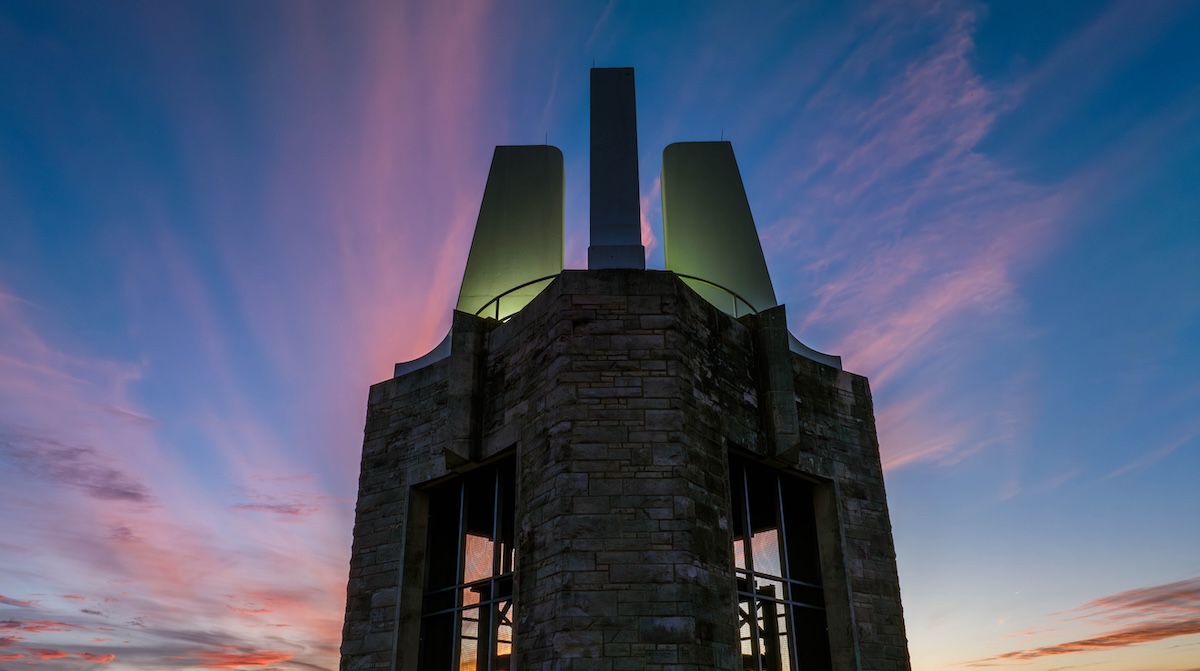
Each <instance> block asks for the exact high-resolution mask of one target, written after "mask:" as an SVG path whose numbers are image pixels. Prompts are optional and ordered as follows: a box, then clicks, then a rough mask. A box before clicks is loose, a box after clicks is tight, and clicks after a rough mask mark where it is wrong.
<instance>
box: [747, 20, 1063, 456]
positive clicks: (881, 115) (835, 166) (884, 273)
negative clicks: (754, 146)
mask: <svg viewBox="0 0 1200 671" xmlns="http://www.w3.org/2000/svg"><path fill="white" fill-rule="evenodd" d="M911 9H912V8H910V7H905V8H903V9H901V8H899V7H896V6H888V5H883V4H880V5H876V6H875V7H874V8H873V9H871V10H869V11H864V12H862V14H861V16H860V17H859V18H858V19H857V21H858V23H859V24H860V25H859V26H858V28H859V30H858V32H859V33H860V34H861V35H862V37H861V38H860V40H859V41H858V42H857V43H856V44H855V45H854V46H853V47H852V48H850V49H849V50H848V53H847V54H846V56H845V57H844V58H843V59H842V60H841V61H840V62H838V63H837V64H836V65H834V66H833V68H834V70H833V73H832V75H831V76H828V77H826V78H825V81H824V83H823V84H822V85H820V86H819V87H817V88H816V89H815V91H814V92H813V94H812V95H811V96H810V97H809V98H807V99H806V100H805V101H804V102H803V103H802V104H801V105H800V108H799V109H798V110H797V112H796V113H797V114H798V115H799V117H800V118H801V119H803V120H804V121H805V123H796V124H793V125H792V126H791V127H789V128H788V129H787V130H786V131H785V136H784V137H783V138H782V141H781V142H780V143H779V145H780V146H781V147H787V148H788V153H787V154H786V155H784V154H779V155H777V156H776V157H774V158H772V159H769V160H768V162H767V167H766V169H765V170H763V172H767V173H768V174H771V173H783V174H784V175H785V177H784V179H782V180H780V179H778V178H776V179H774V181H775V182H776V183H778V184H779V185H780V186H779V192H778V194H777V195H776V198H777V199H778V202H780V203H791V204H790V205H784V206H779V207H778V209H776V210H775V213H774V214H773V215H772V219H773V221H771V222H770V223H768V224H767V225H766V226H765V227H764V229H763V232H762V237H763V241H764V249H766V250H768V257H769V258H768V260H769V261H773V266H775V267H776V268H782V270H783V272H778V273H777V283H778V284H780V285H782V286H781V288H780V289H779V290H778V291H777V293H780V294H781V295H791V296H802V297H811V298H810V299H809V300H807V301H805V302H801V303H800V304H799V305H797V306H794V308H793V312H792V318H793V320H792V321H793V323H794V331H795V332H796V333H797V334H799V336H800V337H801V339H802V340H804V339H810V340H811V339H813V338H816V339H817V341H818V342H817V343H815V344H818V346H819V348H822V349H827V350H830V351H833V352H835V353H841V354H843V355H844V356H845V357H846V362H847V366H848V367H849V368H851V369H852V370H855V371H859V372H862V373H864V374H866V375H868V376H869V377H870V378H871V381H872V386H873V388H874V389H875V391H876V396H877V402H878V407H879V408H880V417H879V424H880V431H881V434H882V435H884V436H886V437H887V440H885V441H884V442H883V450H884V454H883V457H884V462H885V465H886V466H887V467H889V468H894V467H898V466H902V465H906V464H911V463H916V462H920V461H940V462H943V463H946V462H952V461H955V460H957V459H959V458H961V457H962V456H963V455H964V452H965V451H970V450H976V449H978V447H979V446H980V445H981V444H985V443H988V444H993V445H994V444H997V443H1004V442H1009V441H1012V440H1016V439H1019V436H1020V433H1021V432H1022V431H1023V429H1022V426H1023V424H1024V423H1026V422H1027V420H1022V419H1021V418H1022V416H1023V415H1025V414H1026V412H1025V409H1024V408H1022V407H1021V401H1020V397H1021V395H1022V393H1023V391H1024V389H1023V388H1024V386H1026V385H1027V384H1029V383H1031V382H1032V381H1031V380H1028V379H1027V378H1026V377H1024V376H1023V375H1024V374H1023V372H1022V367H1021V366H1022V364H1021V362H1019V361H1018V362H1016V364H1017V365H1016V367H1014V368H1013V370H1012V371H1011V379H1010V380H1007V381H1001V384H1000V385H998V386H999V387H1000V388H1004V387H1012V391H1013V392H1014V394H1013V395H1012V396H1011V397H1008V399H1007V400H1002V401H1001V402H999V403H998V402H997V399H995V398H994V397H987V398H985V397H984V395H982V394H981V393H980V392H979V390H970V391H969V393H964V389H963V388H962V387H965V386H966V382H967V381H966V380H963V379H960V378H959V377H957V376H956V373H955V371H957V370H962V369H966V368H967V367H968V366H969V365H970V363H972V362H977V361H978V360H982V359H984V358H986V357H987V356H988V352H987V351H986V350H985V349H984V347H987V346H991V347H994V348H996V349H1001V348H1004V347H1007V346H1011V343H1012V342H1014V341H1020V340H1021V339H1022V338H1024V337H1026V334H1027V333H1028V332H1029V330H1030V328H1029V326H1028V325H1027V324H1025V323H1024V322H1023V319H1022V300H1021V296H1020V289H1019V287H1020V275H1021V273H1022V271H1023V270H1025V269H1027V268H1029V267H1031V265H1032V264H1033V263H1035V262H1036V260H1038V259H1040V258H1043V257H1044V256H1045V254H1046V253H1047V252H1048V250H1049V249H1051V248H1052V247H1053V246H1054V244H1055V243H1056V240H1057V239H1058V238H1059V237H1060V236H1061V234H1062V232H1063V228H1064V225H1065V218H1066V216H1067V214H1068V212H1069V209H1070V204H1071V201H1072V197H1071V196H1070V195H1069V194H1068V193H1065V192H1064V191H1063V190H1061V189H1057V188H1055V187H1052V186H1045V185H1037V184H1033V183H1030V182H1027V181H1024V180H1022V179H1021V178H1019V177H1018V176H1017V175H1016V174H1014V173H1013V172H1012V170H1011V169H1009V168H1008V167H1006V166H1004V165H1003V164H1002V163H1000V162H999V161H997V160H996V159H995V158H993V157H991V156H988V155H987V154H985V153H984V152H983V151H982V150H981V149H980V148H979V147H980V143H981V141H982V140H983V139H984V138H985V137H986V136H987V135H988V133H989V132H990V131H991V130H992V129H993V128H994V126H995V123H996V120H997V118H998V117H999V116H1001V115H1003V114H1004V113H1006V112H1007V111H1009V110H1011V109H1012V108H1013V107H1014V106H1016V105H1017V104H1018V103H1019V102H1020V98H1019V92H1018V91H1016V90H1014V89H1013V88H1012V87H1008V86H1003V85H1000V84H996V83H994V82H989V81H987V80H985V79H984V78H983V77H982V76H980V75H979V73H978V72H977V71H976V70H975V67H974V64H973V61H972V57H973V54H974V48H975V43H974V34H975V31H976V27H977V25H978V22H979V18H980V17H979V13H978V12H979V8H978V7H975V6H973V5H964V4H957V3H941V4H936V5H934V4H930V5H922V6H921V11H918V12H916V13H915V14H919V15H920V16H919V20H918V17H916V16H914V12H913V11H910V10H911ZM873 35H877V36H884V35H886V36H887V39H873V38H872V36H873ZM798 104H799V103H798ZM814 129H820V130H814ZM797 146H799V147H804V148H805V151H802V152H799V153H798V154H797V151H796V147H797ZM830 222H835V223H830ZM770 257H776V259H787V260H789V261H790V263H786V264H785V263H783V262H782V261H776V260H775V259H772V258H770ZM795 307H801V308H802V309H801V310H796V309H795ZM983 324H987V329H986V330H983V326H982V325H983ZM981 345H982V346H984V347H981ZM1031 365H1032V363H1026V364H1025V366H1026V367H1028V366H1031ZM927 371H937V373H938V374H937V375H929V374H928V373H927ZM993 396H994V395H993ZM918 397H920V398H923V399H924V400H923V401H922V402H920V403H916V402H914V400H913V399H914V398H918ZM904 399H907V400H904ZM893 405H895V407H893ZM901 405H903V406H904V410H903V411H901V410H900V406H901ZM947 409H950V410H949V413H948V411H947ZM934 415H936V416H937V417H938V420H937V421H933V420H931V419H930V418H931V416H934ZM948 415H949V416H948ZM922 418H923V419H922ZM985 436H986V437H987V440H984V437H985Z"/></svg>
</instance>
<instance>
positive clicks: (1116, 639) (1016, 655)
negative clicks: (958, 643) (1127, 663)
mask: <svg viewBox="0 0 1200 671" xmlns="http://www.w3.org/2000/svg"><path fill="white" fill-rule="evenodd" d="M1190 634H1200V619H1196V620H1192V621H1190V622H1161V623H1153V622H1152V623H1147V624H1144V625H1140V626H1136V627H1131V628H1129V629H1125V630H1123V631H1117V632H1113V633H1111V634H1104V635H1102V636H1097V637H1095V638H1085V639H1080V640H1078V641H1071V642H1069V643H1060V644H1058V645H1049V646H1046V647H1043V648H1032V649H1030V650H1017V651H1015V652H1006V653H1004V654H1002V655H996V656H995V657H988V658H986V659H981V660H977V661H974V662H971V663H970V664H969V666H991V665H992V664H991V663H994V662H1001V661H1029V660H1031V659H1037V658H1039V657H1049V656H1053V655H1068V654H1071V653H1076V652H1094V651H1096V650H1107V649H1110V648H1125V647H1128V646H1131V645H1138V644H1141V643H1153V642H1154V641H1161V640H1163V639H1165V638H1174V637H1176V636H1188V635H1190Z"/></svg>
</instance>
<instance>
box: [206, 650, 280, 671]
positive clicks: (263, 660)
mask: <svg viewBox="0 0 1200 671" xmlns="http://www.w3.org/2000/svg"><path fill="white" fill-rule="evenodd" d="M191 656H192V658H194V659H196V660H197V661H198V663H199V665H200V666H202V667H204V668H206V669H240V668H244V667H261V666H270V665H272V664H278V663H279V662H286V661H288V660H290V659H292V655H291V654H289V653H286V652H279V651H273V650H252V649H247V648H237V647H234V646H224V647H222V648H220V649H217V650H197V651H195V652H193V653H192V655H191Z"/></svg>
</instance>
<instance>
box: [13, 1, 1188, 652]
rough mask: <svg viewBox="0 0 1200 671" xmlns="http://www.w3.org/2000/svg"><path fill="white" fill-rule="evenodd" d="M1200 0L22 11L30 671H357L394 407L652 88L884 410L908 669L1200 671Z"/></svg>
mask: <svg viewBox="0 0 1200 671" xmlns="http://www.w3.org/2000/svg"><path fill="white" fill-rule="evenodd" d="M1198 37H1200V5H1198V4H1196V3H1188V2H1161V1H1147V2H1100V1H1098V0H1096V1H1093V0H1088V1H1082V2H1081V1H1070V0H1062V1H1056V2H1053V3H1042V2H997V3H979V2H965V1H958V0H941V1H937V2H934V1H918V2H911V3H893V2H880V3H870V2H853V3H845V4H841V3H807V2H806V3H794V2H762V3H751V5H750V6H745V5H743V4H738V5H735V4H734V3H719V2H654V3H645V2H640V3H639V2H616V1H612V2H588V1H583V2H573V3H558V2H526V1H517V2H487V1H484V0H471V1H460V0H446V1H440V0H439V2H436V3H435V2H425V3H417V2H403V1H400V0H397V1H395V2H341V3H332V2H330V3H316V2H301V1H299V0H297V1H296V2H282V1H277V2H268V1H262V2H254V3H244V2H234V1H232V0H228V1H226V0H213V1H207V2H200V1H198V0H197V1H187V0H181V1H179V2H171V3H163V2H125V1H116V2H104V3H101V2H52V1H47V2H38V3H29V2H19V1H16V0H0V91H3V95H0V669H3V670H5V671H9V670H10V669H24V668H38V669H45V670H60V669H61V670H74V669H93V668H105V669H164V668H174V669H265V668H270V669H281V670H295V671H299V670H302V669H335V668H336V667H337V647H338V644H339V642H340V635H341V620H342V615H343V609H344V599H345V583H346V576H347V572H348V561H349V551H350V534H351V527H352V524H353V510H354V498H355V492H356V483H357V476H358V466H359V456H360V450H361V445H362V426H363V419H364V413H365V406H366V397H367V388H368V386H369V385H370V384H372V383H375V382H378V381H381V380H384V379H386V378H388V377H389V376H390V375H391V371H392V366H393V364H394V363H396V362H398V361H406V360H409V359H413V358H416V357H418V356H420V355H422V354H424V353H425V352H427V351H428V350H429V349H431V348H432V347H433V346H434V345H435V344H436V343H437V342H438V341H440V340H441V338H442V336H443V335H444V334H445V333H446V330H447V329H448V327H449V322H450V314H451V309H452V307H453V305H454V303H455V299H456V296H457V292H458V284H459V281H460V279H461V273H462V270H463V267H464V265H465V262H466V255H467V249H468V246H469V244H470V238H471V233H472V230H473V226H474V222H475V217H476V215H477V214H478V208H479V202H480V198H481V196H482V194H483V187H484V181H485V179H486V175H487V169H488V165H489V161H490V158H491V153H492V149H493V147H494V146H496V145H500V144H540V143H543V142H547V141H548V142H549V143H550V144H553V145H556V146H558V147H560V148H561V149H562V151H563V154H564V157H565V167H566V175H567V177H566V179H567V183H566V252H565V253H566V261H567V266H568V267H572V268H581V267H583V266H584V265H585V264H586V248H587V230H586V229H587V211H588V203H587V200H588V189H587V184H588V155H587V141H588V132H587V123H588V96H587V87H588V68H590V67H592V65H593V64H595V65H597V66H601V67H608V66H614V67H615V66H632V67H635V68H636V76H637V97H638V113H639V118H638V123H639V153H640V179H641V190H642V209H643V216H644V231H643V237H644V239H645V241H646V243H647V250H648V265H649V267H651V268H662V266H663V257H662V249H661V245H660V244H659V240H660V238H661V230H662V228H661V203H660V200H659V188H658V173H659V169H660V165H661V152H662V149H663V148H664V147H665V146H666V145H667V144H669V143H671V142H677V141H688V140H716V139H722V138H724V139H726V140H730V141H731V142H732V144H733V148H734V151H735V153H736V155H737V158H738V162H739V165H740V168H741V172H742V176H743V179H744V181H745V185H746V189H747V193H748V196H749V199H750V203H751V208H752V210H753V212H754V216H755V220H756V223H757V225H758V229H759V233H760V236H761V238H762V240H763V247H764V251H765V253H766V257H767V263H768V266H769V268H770V271H771V274H772V278H773V280H774V283H775V291H776V294H777V295H778V296H779V299H780V301H781V302H783V303H785V304H786V305H787V311H788V316H789V326H790V328H791V330H792V332H793V333H794V334H795V335H796V336H797V337H798V338H799V339H800V340H802V341H803V342H804V343H806V344H807V345H809V346H812V347H814V348H816V349H818V350H821V351H825V352H829V353H832V354H837V355H840V356H842V357H843V361H844V363H845V366H846V368H847V369H848V370H851V371H853V372H856V373H859V374H862V375H866V376H867V377H868V378H869V379H870V381H871V386H872V390H873V393H874V399H875V409H876V414H877V419H878V429H879V438H880V443H881V451H882V459H883V462H884V466H885V476H886V481H887V488H888V501H889V505H890V509H891V517H892V523H893V527H894V534H895V542H896V550H897V555H898V559H897V561H898V566H899V572H900V582H901V590H902V596H903V604H904V613H905V620H906V626H907V632H908V637H909V644H910V650H911V654H912V661H913V668H914V669H916V670H917V671H925V670H930V671H933V670H954V669H958V670H969V669H973V668H983V667H987V668H1001V669H1006V668H1012V669H1022V670H1025V669H1028V670H1030V671H1051V670H1060V669H1071V668H1076V667H1081V668H1082V667H1086V668H1088V669H1089V671H1194V670H1196V669H1200V486H1197V484H1196V483H1197V473H1200V375H1198V373H1200V188H1197V184H1198V183H1200V177H1198V176H1200V76H1198V75H1197V73H1200V39H1198Z"/></svg>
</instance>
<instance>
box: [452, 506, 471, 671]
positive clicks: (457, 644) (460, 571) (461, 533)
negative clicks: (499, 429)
mask: <svg viewBox="0 0 1200 671" xmlns="http://www.w3.org/2000/svg"><path fill="white" fill-rule="evenodd" d="M466 525H467V485H466V483H465V482H462V483H459V485H458V557H457V558H456V561H457V563H458V567H457V568H456V569H455V570H456V573H455V576H456V577H455V582H457V583H458V585H457V586H456V587H455V588H454V609H455V610H454V628H453V629H452V630H451V639H450V640H451V646H452V647H451V654H450V658H451V659H452V660H454V663H453V664H452V665H451V666H450V668H452V669H457V668H458V667H459V663H460V658H461V656H462V627H463V624H462V622H463V601H462V593H463V580H464V579H465V578H466V575H465V573H464V572H465V571H466V564H467V562H466V542H467V533H466Z"/></svg>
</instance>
